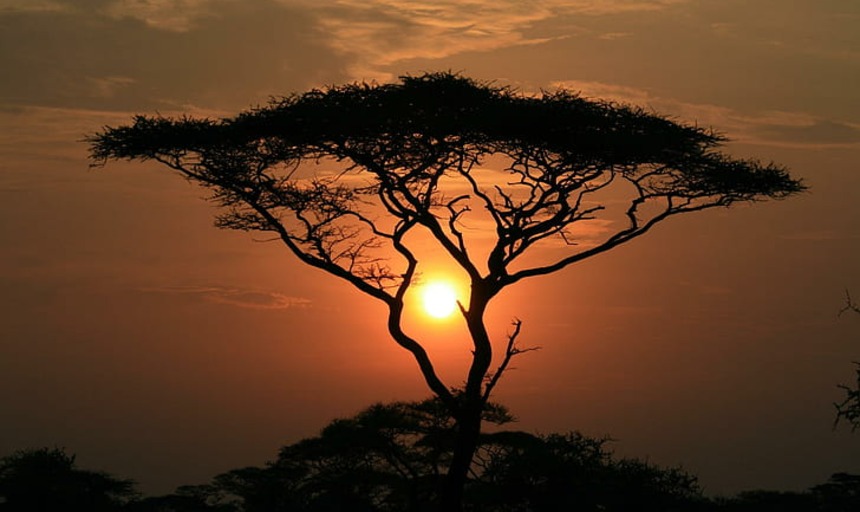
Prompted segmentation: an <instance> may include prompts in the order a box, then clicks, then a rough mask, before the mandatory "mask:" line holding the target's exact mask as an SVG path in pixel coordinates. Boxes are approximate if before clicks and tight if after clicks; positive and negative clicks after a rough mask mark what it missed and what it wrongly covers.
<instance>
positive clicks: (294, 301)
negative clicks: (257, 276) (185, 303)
mask: <svg viewBox="0 0 860 512" xmlns="http://www.w3.org/2000/svg"><path fill="white" fill-rule="evenodd" d="M141 291H143V292H147V293H164V294H169V295H190V296H193V297H199V298H201V299H203V300H206V301H209V302H214V303H216V304H227V305H230V306H236V307H240V308H249V309H291V308H305V307H309V306H310V305H311V300H310V299H306V298H302V297H290V296H288V295H284V294H282V293H278V292H270V291H263V290H248V289H241V288H230V287H223V286H168V287H161V288H145V289H143V290H141Z"/></svg>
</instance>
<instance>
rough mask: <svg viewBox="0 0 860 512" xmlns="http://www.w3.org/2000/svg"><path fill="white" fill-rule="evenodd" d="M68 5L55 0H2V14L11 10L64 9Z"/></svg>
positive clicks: (0, 12) (0, 4) (42, 10)
mask: <svg viewBox="0 0 860 512" xmlns="http://www.w3.org/2000/svg"><path fill="white" fill-rule="evenodd" d="M65 9H67V6H66V5H64V4H63V3H62V2H60V1H54V0H0V14H4V13H10V12H47V11H62V10H65Z"/></svg>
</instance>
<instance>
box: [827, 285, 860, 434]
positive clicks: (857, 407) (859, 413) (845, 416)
mask: <svg viewBox="0 0 860 512" xmlns="http://www.w3.org/2000/svg"><path fill="white" fill-rule="evenodd" d="M846 312H853V313H857V314H860V307H858V306H857V303H856V302H854V300H853V299H852V298H851V295H850V293H849V292H848V291H846V292H845V307H843V308H842V310H840V311H839V314H840V315H842V314H843V313H846ZM854 366H855V367H856V368H855V369H854V372H855V375H856V377H857V383H856V384H855V385H854V387H853V388H852V387H850V386H846V385H844V384H840V385H839V387H840V388H841V389H842V390H843V391H845V398H844V399H843V400H842V401H841V402H837V403H835V404H833V405H834V406H835V407H836V422H835V425H838V424H839V422H840V421H847V422H848V424H849V425H851V430H852V431H856V430H857V429H858V428H860V362H857V361H855V362H854ZM835 425H834V426H835Z"/></svg>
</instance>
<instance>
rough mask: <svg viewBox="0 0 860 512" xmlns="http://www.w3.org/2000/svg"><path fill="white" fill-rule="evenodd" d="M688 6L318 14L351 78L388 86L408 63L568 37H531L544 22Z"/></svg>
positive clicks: (470, 1)
mask: <svg viewBox="0 0 860 512" xmlns="http://www.w3.org/2000/svg"><path fill="white" fill-rule="evenodd" d="M686 1H687V0H657V1H649V2H644V1H630V0H603V1H595V0H588V1H586V0H582V1H571V0H538V1H534V2H520V1H519V0H495V1H490V0H465V1H460V0H441V1H436V2H430V1H422V0H370V1H367V0H337V1H334V2H321V3H319V7H318V8H319V10H320V12H321V24H322V26H323V27H324V29H325V30H326V31H328V32H329V33H330V34H331V38H332V40H331V41H332V42H331V44H332V46H333V47H334V48H335V49H336V50H338V51H340V52H342V53H344V54H348V55H350V56H351V57H352V58H353V59H354V64H353V66H352V68H351V74H352V75H353V77H354V78H358V79H377V80H387V79H390V78H391V77H390V76H389V74H388V73H387V72H386V71H385V67H387V66H390V65H392V64H394V63H397V62H399V61H403V60H408V59H420V58H427V59H441V58H445V57H449V56H452V55H456V54H460V53H464V52H476V51H477V52H480V51H491V50H497V49H500V48H506V47H513V46H522V45H531V44H540V43H544V42H547V41H550V40H552V39H558V38H561V37H566V36H552V37H549V36H541V35H535V34H532V33H530V29H531V28H532V27H534V26H535V25H537V24H538V23H540V22H543V21H547V20H552V19H555V18H559V17H562V16H572V15H583V16H585V15H591V16H595V15H609V14H619V13H630V12H636V11H653V10H659V9H665V8H667V7H669V6H671V5H674V4H679V3H685V2H686ZM619 35H621V34H614V35H610V37H613V36H619Z"/></svg>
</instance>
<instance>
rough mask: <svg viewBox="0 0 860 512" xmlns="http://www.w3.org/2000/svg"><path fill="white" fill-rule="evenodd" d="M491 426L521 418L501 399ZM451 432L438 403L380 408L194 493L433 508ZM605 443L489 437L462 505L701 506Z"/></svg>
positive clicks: (398, 509) (689, 482) (332, 505)
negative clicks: (615, 456) (511, 414)
mask: <svg viewBox="0 0 860 512" xmlns="http://www.w3.org/2000/svg"><path fill="white" fill-rule="evenodd" d="M484 418H485V421H487V422H490V423H492V424H495V425H504V424H506V423H508V422H509V421H511V419H512V418H511V416H510V414H509V413H508V412H507V410H506V409H505V408H504V407H502V406H499V405H496V404H492V403H491V404H490V405H489V408H488V411H485V416H484ZM452 426H453V422H452V419H451V417H450V415H449V414H448V411H447V408H446V407H445V406H444V404H442V403H441V402H440V401H439V400H438V399H431V400H425V401H422V402H395V403H391V404H376V405H373V406H371V407H368V408H367V409H365V410H364V411H361V412H360V413H358V414H357V415H356V416H354V417H352V418H346V419H339V420H335V421H333V422H332V423H330V424H329V425H328V426H327V427H325V428H324V429H323V430H322V432H321V433H320V435H319V436H316V437H313V438H308V439H304V440H302V441H299V442H297V443H294V444H292V445H289V446H285V447H283V448H282V449H281V450H280V453H279V454H278V457H277V459H276V460H274V461H272V462H269V463H267V464H266V465H265V466H264V467H247V468H242V469H237V470H233V471H229V472H227V473H224V474H221V475H218V476H216V477H215V478H214V479H213V480H212V482H211V483H210V484H207V485H202V486H197V487H196V489H197V491H196V492H194V493H193V494H195V495H198V496H200V497H201V499H200V501H201V502H206V503H209V504H210V505H209V506H211V507H223V509H224V510H241V511H243V512H279V511H284V512H286V511H290V512H311V511H313V512H323V511H340V510H350V511H352V510H356V511H367V512H402V511H423V510H428V508H427V506H428V504H432V503H433V495H434V494H435V492H436V489H437V487H438V486H437V483H438V481H439V480H440V479H441V478H443V475H444V470H445V468H446V466H447V461H448V460H450V458H451V456H452V453H453V452H452V450H453V447H454V443H453V438H452V428H451V427H452ZM606 443H607V440H606V439H593V438H589V437H586V436H584V435H582V434H579V433H577V432H571V433H568V434H552V435H549V436H538V435H533V434H529V433H526V432H519V431H508V430H497V431H495V432H491V433H487V432H483V433H482V434H481V435H480V437H479V441H478V450H477V452H476V463H475V464H474V465H473V467H472V470H471V471H470V474H469V478H468V480H467V483H466V486H465V492H464V500H463V501H464V503H463V505H464V508H466V509H467V510H470V511H475V512H477V511H493V512H501V511H508V512H544V511H546V512H554V511H557V510H580V511H583V512H589V511H594V512H597V511H610V512H611V511H626V510H640V509H647V510H659V511H668V510H689V508H687V507H689V506H693V505H698V504H699V503H701V502H703V501H704V498H703V496H702V495H701V490H700V489H699V487H698V486H697V484H696V478H695V477H693V476H690V475H688V474H687V473H685V472H683V471H681V470H678V469H674V468H670V469H664V468H660V467H657V466H654V465H651V464H647V463H644V462H642V461H638V460H633V459H616V458H614V457H613V456H612V454H611V453H610V452H609V451H607V450H606V448H605V445H606ZM185 489H186V491H185V493H186V494H188V491H187V489H188V488H185ZM207 510H209V509H207ZM211 510H215V508H213V509H211Z"/></svg>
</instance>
